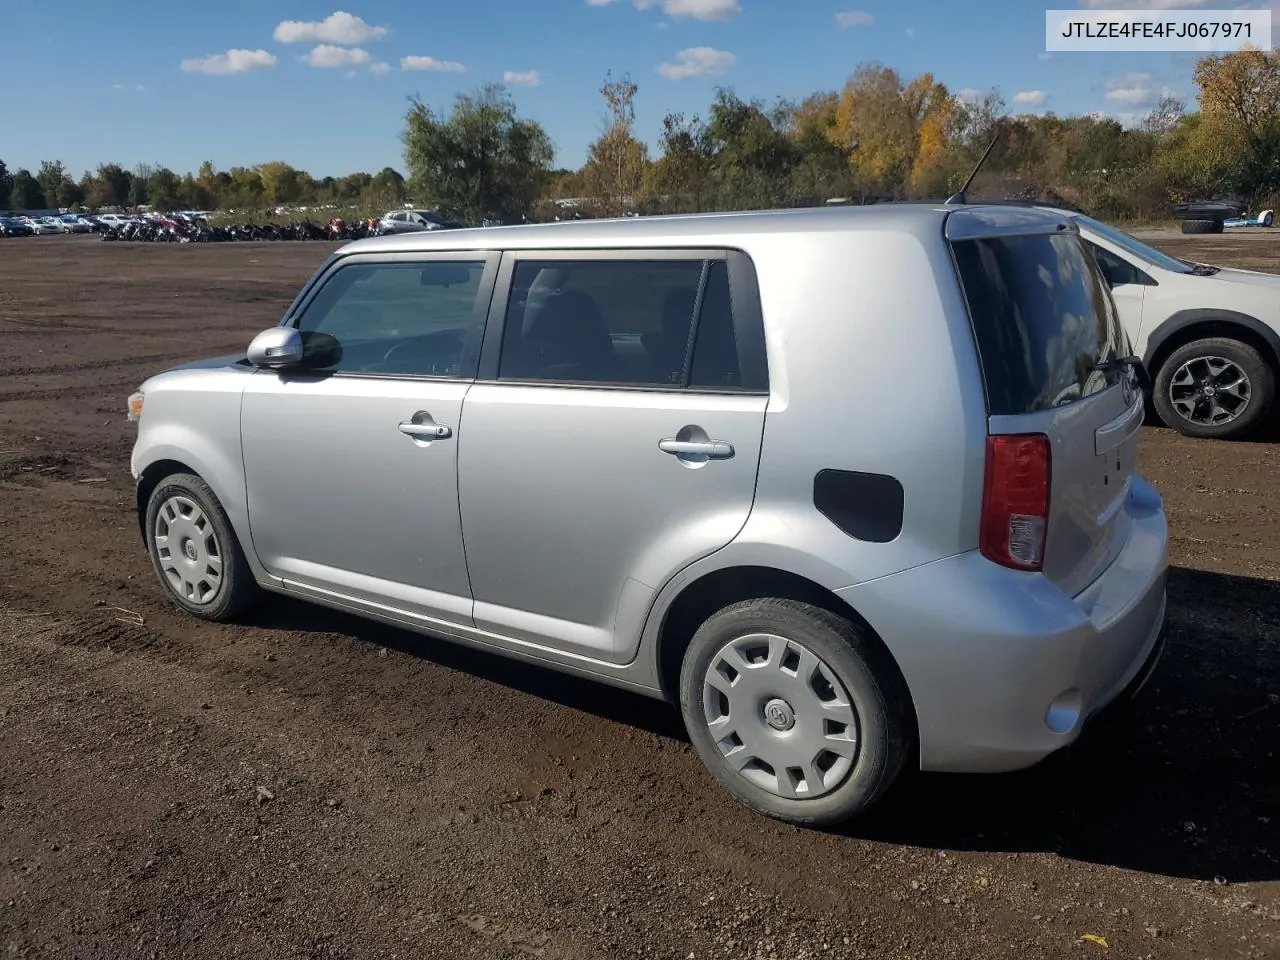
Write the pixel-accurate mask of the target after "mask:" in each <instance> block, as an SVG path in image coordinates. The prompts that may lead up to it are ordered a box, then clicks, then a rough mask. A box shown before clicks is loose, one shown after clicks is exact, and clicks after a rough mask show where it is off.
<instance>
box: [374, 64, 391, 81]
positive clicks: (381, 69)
mask: <svg viewBox="0 0 1280 960" xmlns="http://www.w3.org/2000/svg"><path fill="white" fill-rule="evenodd" d="M369 72H370V73H373V74H377V75H378V76H380V77H384V76H386V75H387V74H388V73H390V72H391V64H389V63H383V62H382V61H381V60H379V61H378V62H377V63H375V64H373V66H371V67H369Z"/></svg>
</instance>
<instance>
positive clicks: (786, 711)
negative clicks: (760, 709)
mask: <svg viewBox="0 0 1280 960" xmlns="http://www.w3.org/2000/svg"><path fill="white" fill-rule="evenodd" d="M764 719H765V722H766V723H767V724H769V726H771V727H773V729H775V730H790V729H791V728H792V727H794V726H795V725H796V714H795V711H794V710H792V709H791V704H789V703H787V701H785V700H780V699H774V700H770V701H769V702H768V703H766V704H765V705H764Z"/></svg>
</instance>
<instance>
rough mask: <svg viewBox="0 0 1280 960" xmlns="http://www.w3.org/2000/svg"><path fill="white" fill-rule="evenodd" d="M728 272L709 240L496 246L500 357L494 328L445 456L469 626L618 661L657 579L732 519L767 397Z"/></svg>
mask: <svg viewBox="0 0 1280 960" xmlns="http://www.w3.org/2000/svg"><path fill="white" fill-rule="evenodd" d="M733 256H735V257H738V256H741V255H733ZM729 259H732V257H730V258H729ZM742 260H744V261H745V258H742ZM746 268H749V264H745V265H741V264H738V262H737V261H735V266H734V270H740V269H746ZM731 273H733V271H731V270H730V268H729V266H728V261H727V259H726V258H725V256H724V255H719V256H717V255H715V253H714V252H710V253H699V252H696V251H689V252H683V251H682V252H678V253H673V252H670V251H657V252H654V253H649V252H647V251H644V252H641V251H628V252H626V253H618V254H616V255H609V254H602V253H592V254H583V253H577V254H564V255H548V254H545V253H541V252H540V253H537V254H534V253H529V254H521V255H511V254H507V255H505V256H504V266H503V269H502V272H501V278H500V280H499V284H498V291H499V292H498V294H497V296H496V297H495V309H494V314H495V316H496V315H497V314H498V312H499V310H500V309H501V303H500V302H499V301H501V300H503V299H504V298H505V300H506V304H505V310H504V311H503V313H502V315H503V316H504V318H505V322H504V324H503V326H502V331H501V342H500V347H501V354H500V359H498V360H497V362H496V363H495V364H494V365H493V369H490V363H491V358H492V357H493V354H494V352H496V351H495V350H494V348H495V347H497V346H499V344H498V343H496V342H495V337H494V333H490V335H489V338H488V339H487V340H486V346H485V357H484V360H483V365H482V376H481V379H480V380H479V381H478V382H477V383H476V385H475V386H474V387H472V389H471V391H470V392H469V393H468V394H467V398H466V401H465V404H464V409H463V422H464V424H465V429H464V431H463V432H462V434H461V435H460V443H459V454H458V455H459V483H460V495H461V501H462V526H463V532H464V535H465V539H466V548H467V563H468V568H469V570H470V572H471V585H472V591H473V594H474V597H475V619H476V625H477V626H478V627H481V628H483V629H488V630H491V631H493V632H494V633H498V634H501V635H503V636H506V637H510V638H513V639H514V640H516V641H517V642H523V643H531V644H536V645H540V646H545V647H549V648H552V649H554V650H557V651H559V652H561V653H567V654H570V655H577V656H583V657H588V658H591V659H596V660H602V661H606V662H612V663H625V662H628V661H629V660H630V659H631V658H632V657H633V656H634V654H635V649H636V645H637V644H638V641H639V636H640V633H641V631H642V628H643V625H644V620H645V617H646V616H647V614H648V611H649V607H650V604H651V603H652V600H653V597H654V595H655V593H656V591H657V590H658V589H659V588H660V587H661V586H662V585H663V584H664V583H665V581H666V580H667V578H669V577H670V576H671V575H672V574H674V573H675V572H677V571H679V570H680V569H682V568H683V567H685V566H687V565H688V564H689V563H692V562H693V561H694V560H697V559H699V558H701V557H704V556H706V555H708V554H710V553H712V552H713V551H715V550H717V549H719V548H721V547H723V546H725V545H726V544H727V543H729V542H730V541H731V540H732V539H733V538H734V536H736V535H737V533H738V531H740V530H741V529H742V527H743V525H744V524H745V523H746V520H747V516H748V514H749V513H750V511H751V504H752V500H753V497H754V492H755V481H756V468H757V464H758V462H759V457H760V444H761V438H762V434H763V430H764V416H765V407H766V404H767V402H768V397H767V385H766V382H765V380H766V373H765V370H764V363H763V356H764V349H763V332H762V331H761V330H760V329H759V326H758V318H759V309H758V303H757V305H756V308H755V310H754V311H744V316H743V317H742V318H736V317H735V312H734V310H732V309H731V304H730V279H731ZM735 275H736V274H735ZM743 287H744V289H746V288H747V287H749V285H748V284H743ZM750 289H751V290H754V288H753V287H751V288H750ZM733 306H734V307H736V306H738V303H737V301H736V299H735V302H734V304H733ZM699 307H700V309H699ZM748 313H749V314H750V316H752V317H753V318H755V320H756V321H757V325H756V326H755V327H751V326H749V324H748V322H747V320H746V319H745V316H746V314H748ZM695 315H697V316H698V318H699V319H698V323H697V328H696V330H694V329H693V328H694V317H695ZM738 319H740V320H741V322H740V323H738V322H736V321H737V320H738ZM491 324H492V325H494V327H495V331H494V332H496V326H497V324H496V320H491ZM691 344H692V350H691V349H690V345H691ZM744 344H745V346H744Z"/></svg>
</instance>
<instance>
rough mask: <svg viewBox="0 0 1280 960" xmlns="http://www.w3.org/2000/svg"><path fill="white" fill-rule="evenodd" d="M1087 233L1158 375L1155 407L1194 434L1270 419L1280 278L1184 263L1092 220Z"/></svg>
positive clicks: (1082, 222) (1278, 373) (1278, 344)
mask: <svg viewBox="0 0 1280 960" xmlns="http://www.w3.org/2000/svg"><path fill="white" fill-rule="evenodd" d="M1056 212H1057V213H1060V214H1061V215H1063V216H1066V217H1070V218H1071V219H1073V220H1074V222H1075V223H1076V225H1077V226H1078V227H1079V228H1080V234H1081V236H1082V237H1083V238H1084V240H1085V243H1086V244H1087V245H1088V247H1089V249H1090V251H1091V252H1092V253H1093V255H1094V256H1095V258H1097V260H1098V263H1099V266H1101V268H1102V272H1103V274H1104V275H1105V276H1106V278H1107V281H1108V283H1109V284H1110V286H1111V293H1112V296H1113V297H1114V299H1115V302H1116V306H1117V308H1118V309H1119V311H1120V320H1121V322H1122V323H1123V325H1124V327H1125V330H1126V331H1127V332H1128V335H1129V338H1130V340H1131V341H1132V342H1133V344H1134V346H1135V349H1136V351H1137V352H1138V354H1139V355H1141V357H1142V359H1143V363H1144V365H1145V366H1146V368H1147V370H1148V371H1149V372H1150V375H1151V380H1152V384H1151V403H1152V406H1153V407H1154V408H1155V411H1156V413H1157V414H1158V415H1159V417H1160V419H1161V420H1163V421H1164V423H1165V424H1166V425H1167V426H1170V427H1172V428H1173V429H1175V430H1177V431H1179V432H1180V433H1183V434H1186V435H1187V436H1191V437H1212V438H1216V439H1233V438H1239V437H1242V436H1245V435H1247V434H1248V433H1249V432H1250V431H1252V430H1254V429H1256V428H1257V427H1259V426H1260V425H1261V424H1262V423H1263V422H1264V421H1266V419H1267V417H1268V416H1269V415H1270V413H1271V411H1272V409H1273V406H1274V403H1275V396H1276V379H1277V377H1280V276H1277V275H1276V274H1272V273H1259V272H1256V271H1252V270H1236V269H1229V268H1224V267H1215V266H1210V265H1208V264H1203V263H1193V262H1191V261H1189V260H1179V259H1177V258H1175V257H1171V256H1169V255H1168V254H1165V253H1161V252H1160V251H1159V250H1156V249H1155V248H1154V247H1152V246H1150V245H1149V244H1146V243H1143V242H1142V241H1141V240H1139V239H1137V238H1136V237H1132V236H1130V235H1129V234H1127V233H1125V232H1123V231H1121V230H1118V229H1116V228H1115V227H1112V226H1109V225H1107V224H1104V223H1100V222H1099V221H1097V220H1094V219H1093V218H1091V217H1087V216H1084V215H1083V214H1077V213H1069V212H1067V211H1056Z"/></svg>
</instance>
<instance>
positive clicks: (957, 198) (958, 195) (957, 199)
mask: <svg viewBox="0 0 1280 960" xmlns="http://www.w3.org/2000/svg"><path fill="white" fill-rule="evenodd" d="M999 139H1000V134H998V133H997V134H996V135H995V136H994V137H992V138H991V142H990V143H989V144H987V149H986V150H985V151H984V152H983V154H982V158H981V159H980V160H979V161H978V163H977V165H976V166H975V167H974V168H973V173H971V174H969V176H968V179H966V180H965V182H964V186H962V187H961V188H960V189H959V190H957V191H956V192H955V193H953V194H952V195H951V196H949V197H947V203H946V205H947V206H948V207H950V206H954V205H955V204H959V203H966V202H968V201H966V199H965V195H964V194H965V191H966V190H968V189H969V184H971V183H973V178H974V177H976V176H977V175H978V171H979V170H981V169H982V165H983V164H984V163H986V162H987V157H988V156H990V155H991V151H992V150H993V149H994V148H995V145H996V141H997V140H999Z"/></svg>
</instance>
